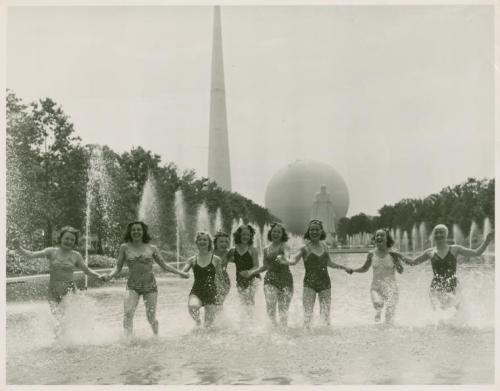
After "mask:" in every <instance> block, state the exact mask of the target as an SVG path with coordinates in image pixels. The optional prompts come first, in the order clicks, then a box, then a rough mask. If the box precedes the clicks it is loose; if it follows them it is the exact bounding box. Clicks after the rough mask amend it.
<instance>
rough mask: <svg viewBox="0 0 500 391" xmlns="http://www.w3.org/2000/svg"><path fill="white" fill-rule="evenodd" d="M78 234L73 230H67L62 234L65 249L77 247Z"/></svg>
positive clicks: (62, 243) (62, 244) (62, 245)
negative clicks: (72, 231)
mask: <svg viewBox="0 0 500 391" xmlns="http://www.w3.org/2000/svg"><path fill="white" fill-rule="evenodd" d="M75 243H76V235H75V234H74V233H71V232H65V233H64V234H63V236H61V247H62V248H63V249H65V250H72V249H73V248H74V247H75Z"/></svg>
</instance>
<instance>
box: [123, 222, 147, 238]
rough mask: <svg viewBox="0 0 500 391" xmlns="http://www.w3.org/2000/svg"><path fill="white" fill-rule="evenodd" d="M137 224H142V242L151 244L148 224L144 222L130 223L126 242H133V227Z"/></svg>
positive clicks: (126, 232)
mask: <svg viewBox="0 0 500 391" xmlns="http://www.w3.org/2000/svg"><path fill="white" fill-rule="evenodd" d="M135 224H140V225H141V227H142V242H143V243H149V242H150V241H151V236H149V233H148V226H147V224H146V223H144V222H143V221H132V222H131V223H128V224H127V229H126V230H125V236H124V237H123V240H124V241H125V242H131V241H132V226H134V225H135Z"/></svg>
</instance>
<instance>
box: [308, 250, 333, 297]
mask: <svg viewBox="0 0 500 391" xmlns="http://www.w3.org/2000/svg"><path fill="white" fill-rule="evenodd" d="M308 250H309V254H307V257H306V258H305V259H304V267H305V269H306V273H305V275H304V286H305V287H308V288H311V289H313V290H314V291H316V292H321V291H324V290H325V289H330V288H331V282H330V276H329V275H328V259H329V255H328V253H327V252H326V251H324V252H323V254H321V255H319V256H318V255H317V254H315V253H314V252H312V251H311V249H308Z"/></svg>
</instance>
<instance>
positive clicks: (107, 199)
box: [85, 147, 493, 264]
mask: <svg viewBox="0 0 500 391" xmlns="http://www.w3.org/2000/svg"><path fill="white" fill-rule="evenodd" d="M110 184H111V181H110V178H109V176H108V175H107V172H106V166H105V162H104V159H103V155H102V150H101V149H100V148H98V147H96V148H94V149H93V153H92V157H91V161H90V167H89V172H88V183H87V200H86V201H87V202H86V224H85V233H86V235H85V238H86V245H85V259H86V260H88V250H89V243H88V241H89V239H90V238H91V236H92V235H91V215H92V213H91V212H92V207H93V206H94V205H96V203H99V204H100V210H102V213H101V219H102V221H103V222H104V223H105V224H106V225H107V226H109V227H108V228H110V229H111V228H112V227H111V225H112V224H116V223H113V221H112V219H110V215H111V208H112V207H113V199H112V194H113V193H112V189H111V188H110ZM160 205H161V203H160V197H159V196H158V192H157V186H156V182H155V179H154V176H152V175H148V178H147V181H146V183H145V184H144V188H143V192H142V196H141V200H140V203H139V206H138V212H137V218H138V219H139V220H141V221H144V222H145V223H146V224H148V226H149V228H150V231H151V236H152V237H156V238H158V237H159V236H160V235H159V234H160ZM174 208H175V218H176V255H177V263H178V264H179V263H180V262H181V254H180V253H181V249H182V245H183V244H185V242H186V239H187V238H188V237H189V236H188V235H187V234H186V231H187V216H186V210H185V203H184V197H183V194H182V191H181V190H179V191H177V192H176V193H175V202H174ZM244 222H246V221H244V220H243V218H239V219H233V221H232V222H231V229H230V232H228V233H230V234H232V233H234V232H235V231H236V229H237V228H238V227H239V226H240V225H242V224H243V223H244ZM249 223H250V224H251V225H253V227H254V228H256V234H255V237H254V245H255V246H256V248H257V250H259V251H261V250H262V249H263V248H264V247H265V246H266V245H267V244H268V240H267V236H268V232H269V229H270V225H269V224H265V225H264V227H262V228H259V226H258V224H256V223H254V222H251V221H250V222H249ZM223 227H224V222H223V217H222V213H221V210H220V209H217V210H216V211H215V213H210V212H209V210H208V208H207V206H206V204H205V203H202V204H201V205H200V206H199V207H198V210H197V213H196V222H195V227H194V228H195V230H196V231H207V232H210V233H211V234H212V235H213V234H215V233H216V232H217V231H219V230H223ZM115 228H116V227H115ZM428 229H429V227H428V226H427V224H426V223H424V222H422V223H420V224H418V225H417V224H415V225H414V226H413V228H412V230H411V232H407V231H404V230H401V229H400V228H393V229H392V230H391V234H392V237H393V238H394V240H395V247H396V248H397V249H399V250H400V251H402V252H420V251H423V250H424V249H426V248H428V247H430V246H431V238H430V233H429V231H428ZM490 230H491V223H490V220H489V219H488V218H486V219H485V220H484V222H483V224H482V227H481V226H479V225H478V224H477V223H476V222H473V223H472V225H471V227H470V231H469V234H468V235H464V233H463V232H462V230H461V229H460V228H459V227H458V225H453V228H452V232H451V233H450V236H451V237H452V240H453V241H454V242H455V243H456V244H461V245H465V246H468V247H476V246H478V245H479V243H480V242H481V240H482V239H483V237H484V236H486V234H487V233H488V232H490ZM231 238H232V235H231ZM372 239H373V238H372V233H365V232H363V233H358V234H355V235H352V236H348V237H347V241H346V246H343V247H344V248H345V247H347V248H367V247H370V246H371V245H373V242H372ZM183 242H184V243H183ZM288 243H289V245H290V247H291V249H292V251H296V250H297V249H298V248H299V247H300V246H301V245H302V244H303V239H302V237H301V236H299V235H294V234H289V242H288ZM492 246H493V244H492ZM188 247H189V246H188ZM488 250H489V251H490V249H488Z"/></svg>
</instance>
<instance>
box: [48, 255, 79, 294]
mask: <svg viewBox="0 0 500 391" xmlns="http://www.w3.org/2000/svg"><path fill="white" fill-rule="evenodd" d="M73 269H74V267H73V265H72V264H70V263H68V262H67V261H64V260H61V259H58V258H57V257H56V259H55V260H54V261H52V262H51V264H50V277H49V292H48V293H49V301H53V302H56V303H60V302H61V301H62V299H63V298H64V296H66V295H67V294H68V293H70V292H73V293H74V292H76V285H75V283H74V281H73Z"/></svg>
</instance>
